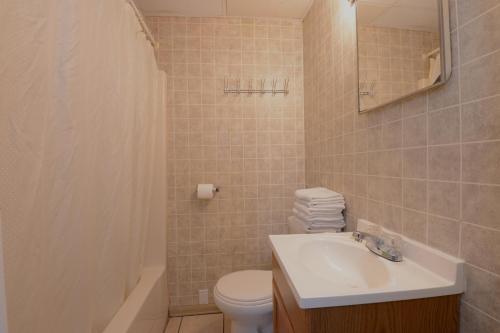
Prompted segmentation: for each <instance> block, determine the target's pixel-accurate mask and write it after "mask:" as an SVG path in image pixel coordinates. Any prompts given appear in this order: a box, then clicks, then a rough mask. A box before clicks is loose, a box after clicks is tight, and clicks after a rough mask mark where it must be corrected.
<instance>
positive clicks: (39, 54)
mask: <svg viewBox="0 0 500 333" xmlns="http://www.w3.org/2000/svg"><path fill="white" fill-rule="evenodd" d="M164 80H165V79H164V75H163V73H162V72H160V71H159V70H158V69H157V65H156V61H155V57H154V50H153V47H152V46H151V44H150V43H149V42H148V41H147V40H146V38H145V35H144V33H143V32H142V29H141V27H140V25H139V23H138V20H137V18H136V17H135V14H134V12H133V10H132V8H131V7H130V5H129V4H128V3H127V2H126V1H125V0H104V1H103V0H84V1H83V0H43V1H40V0H22V1H20V0H0V211H1V213H2V217H3V222H2V223H3V225H2V229H3V246H4V261H5V280H6V293H7V313H8V323H9V332H10V333H33V332H37V333H80V332H81V333H89V332H102V331H103V329H104V328H105V326H106V325H107V323H109V321H110V320H111V318H112V317H113V315H114V314H115V313H116V311H117V310H118V309H119V307H120V306H121V304H122V303H123V301H124V299H125V298H126V297H127V295H128V294H129V293H130V291H131V290H132V289H133V288H134V287H135V285H136V283H137V281H138V279H139V278H140V272H141V270H142V266H143V260H144V250H145V239H146V235H147V232H148V226H149V225H150V224H151V223H154V222H157V220H158V219H164V213H163V212H162V211H161V207H160V205H158V204H152V202H156V203H158V202H165V201H164V200H163V199H164V198H163V196H164V195H165V188H166V185H165V184H164V183H163V182H164V180H165V176H164V175H163V174H162V173H163V172H164V170H161V169H159V168H158V166H159V165H161V166H163V165H164V164H165V163H164V160H165V143H164V140H163V138H164V131H165V127H166V126H165V125H166V124H165V123H164V119H165V117H164V115H163V112H164V111H165V110H164V96H163V94H164V84H165V81H164ZM153 196H154V197H153ZM153 199H154V200H153ZM162 222H163V221H160V223H162Z"/></svg>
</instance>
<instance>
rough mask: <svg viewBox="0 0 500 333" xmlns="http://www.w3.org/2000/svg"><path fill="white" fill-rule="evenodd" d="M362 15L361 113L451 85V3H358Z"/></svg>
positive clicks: (362, 0)
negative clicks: (447, 82) (438, 87)
mask: <svg viewBox="0 0 500 333" xmlns="http://www.w3.org/2000/svg"><path fill="white" fill-rule="evenodd" d="M356 12H357V21H356V22H357V38H358V86H359V111H360V112H367V111H371V110H374V109H377V108H380V107H382V106H384V105H387V104H390V103H393V102H395V101H398V100H401V99H404V98H406V97H409V96H411V95H414V94H417V93H420V92H422V91H425V90H428V89H430V88H432V87H435V86H437V85H441V84H443V83H445V82H446V81H447V80H448V79H449V77H450V75H451V43H450V20H449V4H448V0H358V1H356Z"/></svg>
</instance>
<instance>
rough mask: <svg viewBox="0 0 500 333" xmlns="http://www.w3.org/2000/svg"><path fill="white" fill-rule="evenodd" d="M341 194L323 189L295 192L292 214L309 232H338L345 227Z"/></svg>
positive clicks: (343, 202) (343, 203) (343, 204)
mask: <svg viewBox="0 0 500 333" xmlns="http://www.w3.org/2000/svg"><path fill="white" fill-rule="evenodd" d="M344 209H345V201H344V197H343V196H342V194H340V193H337V192H334V191H331V190H329V189H326V188H324V187H315V188H309V189H303V190H297V191H295V204H294V208H293V213H294V215H295V218H296V220H297V221H299V222H301V223H303V224H304V225H306V226H307V228H308V229H309V230H311V231H332V230H335V231H340V229H342V228H344V227H345V221H344V215H342V211H343V210H344Z"/></svg>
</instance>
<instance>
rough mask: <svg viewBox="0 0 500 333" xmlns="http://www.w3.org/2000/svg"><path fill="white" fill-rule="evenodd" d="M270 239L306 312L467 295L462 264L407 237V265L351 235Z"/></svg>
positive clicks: (283, 269) (299, 302) (404, 261)
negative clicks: (392, 260)
mask: <svg viewBox="0 0 500 333" xmlns="http://www.w3.org/2000/svg"><path fill="white" fill-rule="evenodd" d="M358 223H361V224H363V223H366V224H368V223H369V222H366V221H363V220H360V222H358ZM269 238H270V240H271V245H272V248H273V253H274V255H275V257H276V259H277V260H278V263H279V265H280V267H281V269H282V271H283V273H284V275H285V277H286V278H287V280H288V283H289V285H290V287H291V289H292V291H293V293H294V296H295V299H296V301H297V304H298V305H299V306H300V307H301V308H303V309H308V308H320V307H331V306H343V305H353V304H366V303H379V302H390V301H400V300H408V299H417V298H427V297H437V296H444V295H454V294H460V293H463V292H464V291H465V278H464V272H463V270H464V267H463V266H464V262H463V260H461V259H458V258H455V257H452V256H449V255H447V254H445V253H443V252H440V251H438V250H435V249H433V248H430V247H428V246H426V245H425V244H422V243H418V242H415V241H412V240H409V239H407V238H405V237H402V239H403V248H402V251H403V261H402V262H391V261H389V260H386V259H383V258H381V257H379V256H377V255H375V254H373V253H372V252H371V251H370V250H368V249H367V248H366V246H365V244H364V243H358V242H356V241H354V239H353V238H352V234H351V233H339V234H309V235H274V236H270V237H269Z"/></svg>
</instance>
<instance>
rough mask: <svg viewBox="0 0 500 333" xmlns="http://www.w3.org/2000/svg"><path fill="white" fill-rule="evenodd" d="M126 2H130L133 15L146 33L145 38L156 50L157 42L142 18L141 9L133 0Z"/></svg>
mask: <svg viewBox="0 0 500 333" xmlns="http://www.w3.org/2000/svg"><path fill="white" fill-rule="evenodd" d="M127 2H128V3H129V4H130V6H131V7H132V9H133V10H134V13H135V16H137V19H138V20H139V23H140V25H141V28H142V31H143V32H144V34H145V35H146V38H147V39H148V41H149V42H150V43H151V45H153V48H154V49H155V50H156V49H157V48H158V43H157V42H156V40H155V38H154V36H153V34H152V33H151V30H149V27H148V25H147V24H146V21H145V20H144V16H143V15H142V13H141V11H140V10H139V8H137V6H136V5H135V2H134V0H127Z"/></svg>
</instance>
